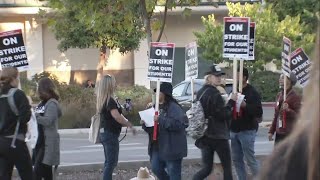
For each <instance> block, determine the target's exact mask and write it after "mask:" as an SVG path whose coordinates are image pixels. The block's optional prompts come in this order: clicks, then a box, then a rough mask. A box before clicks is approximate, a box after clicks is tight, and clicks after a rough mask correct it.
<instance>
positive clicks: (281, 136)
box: [274, 133, 288, 145]
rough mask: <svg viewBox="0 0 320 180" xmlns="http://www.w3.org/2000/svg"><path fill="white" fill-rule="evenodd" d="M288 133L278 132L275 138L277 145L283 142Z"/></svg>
mask: <svg viewBox="0 0 320 180" xmlns="http://www.w3.org/2000/svg"><path fill="white" fill-rule="evenodd" d="M287 136H288V135H286V134H277V133H276V138H275V140H274V143H275V145H277V144H279V143H280V142H282V141H283V140H284V139H285V138H286V137H287Z"/></svg>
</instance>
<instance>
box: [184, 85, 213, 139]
mask: <svg viewBox="0 0 320 180" xmlns="http://www.w3.org/2000/svg"><path fill="white" fill-rule="evenodd" d="M207 90H208V89H206V90H205V91H204V92H203V93H202V94H201V96H200V97H199V99H198V100H196V101H195V102H193V103H192V106H191V108H190V109H189V110H188V111H187V116H188V119H189V126H188V128H187V129H186V131H187V133H188V135H189V136H191V137H192V138H193V139H199V138H201V137H202V136H203V135H204V133H205V132H206V130H207V128H208V120H207V119H206V118H205V114H204V112H203V107H202V105H201V102H200V100H201V98H202V96H203V95H204V94H205V92H206V91H207Z"/></svg>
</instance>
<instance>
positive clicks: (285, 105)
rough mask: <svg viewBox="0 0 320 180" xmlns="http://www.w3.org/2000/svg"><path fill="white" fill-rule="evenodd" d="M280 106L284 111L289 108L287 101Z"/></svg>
mask: <svg viewBox="0 0 320 180" xmlns="http://www.w3.org/2000/svg"><path fill="white" fill-rule="evenodd" d="M282 107H283V110H285V111H288V110H289V104H288V103H283V105H282Z"/></svg>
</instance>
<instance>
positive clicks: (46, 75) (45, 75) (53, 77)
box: [32, 71, 60, 86]
mask: <svg viewBox="0 0 320 180" xmlns="http://www.w3.org/2000/svg"><path fill="white" fill-rule="evenodd" d="M41 78H49V79H51V80H52V81H53V83H54V84H55V85H56V86H57V85H59V84H60V82H59V80H58V77H57V76H56V75H54V74H51V73H49V72H46V71H43V72H41V73H39V74H35V75H33V76H32V81H33V82H35V83H38V82H39V80H40V79H41Z"/></svg>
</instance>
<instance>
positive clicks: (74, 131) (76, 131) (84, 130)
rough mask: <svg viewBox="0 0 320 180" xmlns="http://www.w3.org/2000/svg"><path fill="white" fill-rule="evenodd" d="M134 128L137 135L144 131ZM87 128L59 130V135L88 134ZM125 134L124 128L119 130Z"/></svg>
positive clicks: (140, 128) (140, 127) (138, 127)
mask: <svg viewBox="0 0 320 180" xmlns="http://www.w3.org/2000/svg"><path fill="white" fill-rule="evenodd" d="M134 128H135V129H136V130H137V133H143V132H144V130H143V129H142V126H134ZM89 130H90V129H89V128H77V129H59V130H58V132H59V134H62V135H65V134H89ZM125 132H126V127H123V128H122V129H121V133H125ZM128 133H130V130H129V129H128Z"/></svg>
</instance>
